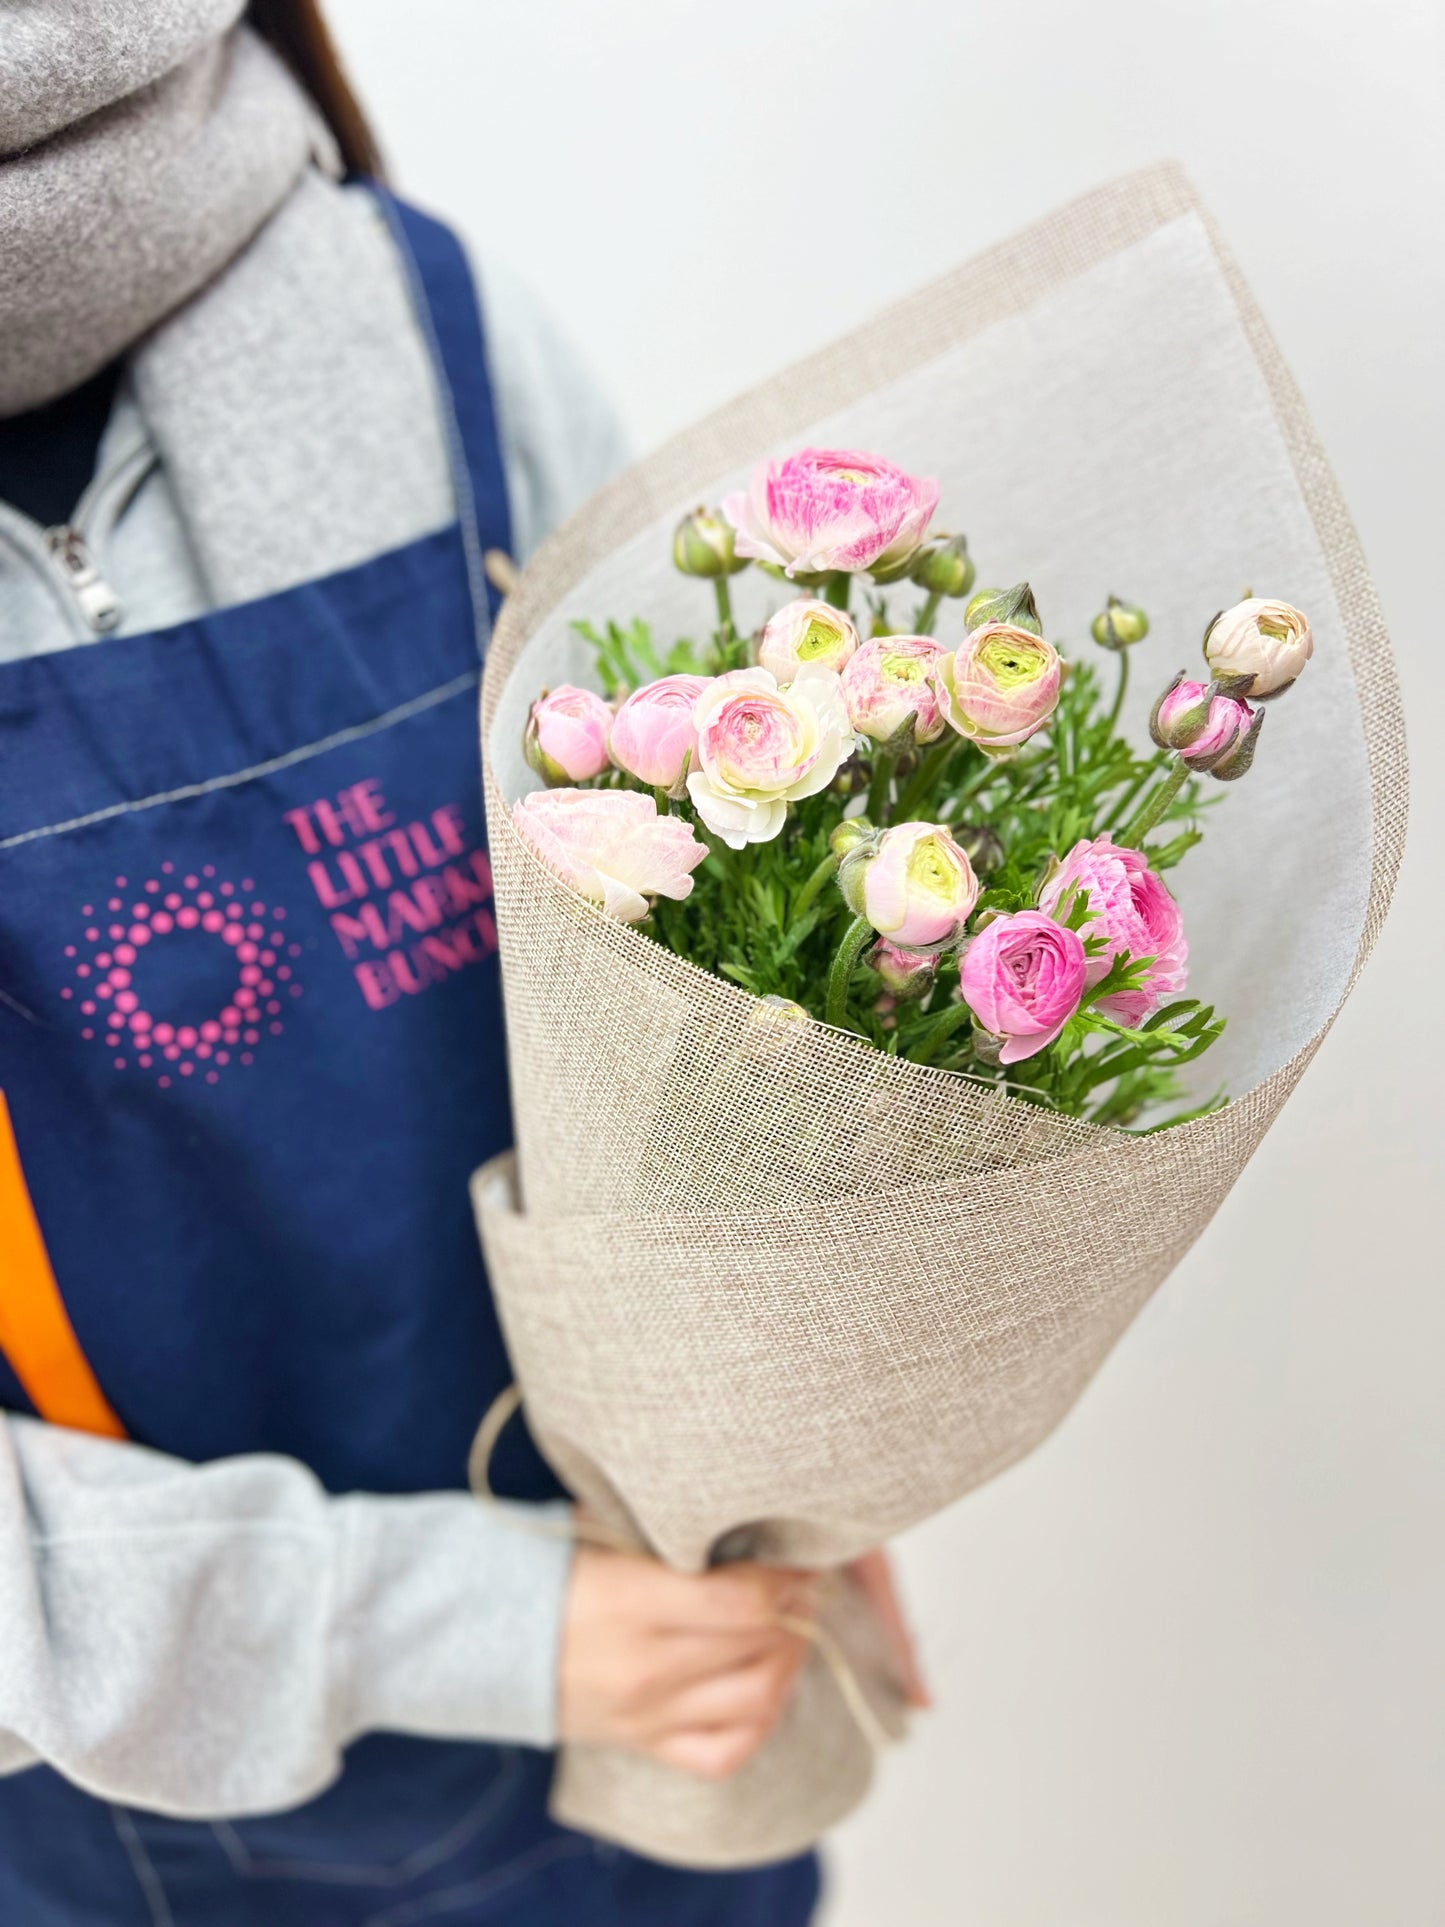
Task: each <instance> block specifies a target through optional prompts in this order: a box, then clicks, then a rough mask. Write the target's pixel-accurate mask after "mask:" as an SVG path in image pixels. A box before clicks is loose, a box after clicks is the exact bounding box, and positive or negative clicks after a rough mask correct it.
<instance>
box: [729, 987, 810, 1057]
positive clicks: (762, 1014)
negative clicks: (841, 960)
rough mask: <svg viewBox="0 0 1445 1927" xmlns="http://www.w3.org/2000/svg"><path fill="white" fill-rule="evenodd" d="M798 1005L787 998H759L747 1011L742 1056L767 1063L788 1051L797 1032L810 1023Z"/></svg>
mask: <svg viewBox="0 0 1445 1927" xmlns="http://www.w3.org/2000/svg"><path fill="white" fill-rule="evenodd" d="M812 1021H813V1020H812V1018H811V1017H810V1016H809V1015H808V1013H807V1011H806V1010H804V1008H803V1006H802V1005H801V1004H795V1003H794V1002H793V1001H792V999H791V998H788V997H759V999H758V1000H757V1002H756V1003H755V1004H754V1005H753V1007H752V1009H751V1010H750V1011H749V1012H748V1027H747V1033H746V1035H745V1036H744V1038H743V1055H744V1056H745V1057H750V1058H752V1059H753V1061H754V1062H756V1063H766V1062H767V1060H768V1059H769V1058H772V1057H779V1056H781V1055H782V1053H783V1052H784V1051H786V1050H788V1049H789V1048H790V1047H791V1045H792V1043H793V1040H794V1039H795V1038H796V1037H797V1035H798V1033H799V1031H800V1030H802V1029H803V1027H804V1026H805V1025H807V1024H810V1023H811V1022H812Z"/></svg>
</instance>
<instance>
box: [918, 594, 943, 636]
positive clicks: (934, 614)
mask: <svg viewBox="0 0 1445 1927" xmlns="http://www.w3.org/2000/svg"><path fill="white" fill-rule="evenodd" d="M942 600H943V591H942V590H941V589H934V590H933V591H932V592H931V593H930V595H929V597H928V600H927V601H926V602H925V603H924V605H923V607H922V608H921V609H920V610H919V611H918V616H917V620H916V623H915V626H914V630H913V633H914V635H916V636H931V635H932V634H933V625H934V623H935V622H936V621H937V619H938V605H939V603H940V602H942Z"/></svg>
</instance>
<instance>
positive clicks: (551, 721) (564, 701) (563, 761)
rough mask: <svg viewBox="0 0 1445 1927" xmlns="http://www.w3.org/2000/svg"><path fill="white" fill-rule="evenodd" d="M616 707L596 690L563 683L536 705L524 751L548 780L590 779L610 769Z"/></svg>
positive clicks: (579, 780)
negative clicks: (610, 737)
mask: <svg viewBox="0 0 1445 1927" xmlns="http://www.w3.org/2000/svg"><path fill="white" fill-rule="evenodd" d="M611 727H612V711H611V710H610V709H609V708H608V707H607V705H606V703H605V702H603V700H602V698H601V697H600V696H599V695H598V694H597V693H596V691H595V690H591V689H578V688H575V687H574V686H573V684H571V683H567V682H564V683H559V684H558V686H557V687H556V688H555V689H552V690H545V691H544V692H543V693H542V694H541V695H540V696H539V697H538V698H537V700H536V702H534V703H533V705H532V708H531V711H530V713H529V714H528V717H527V728H526V732H525V733H524V735H523V737H522V753H523V755H524V756H525V757H526V759H527V761H528V763H529V764H530V765H531V767H532V768H533V769H534V770H536V772H537V774H538V775H539V776H540V777H541V778H542V781H543V782H544V783H547V784H550V785H551V786H552V787H553V788H554V789H555V788H556V787H557V786H558V785H559V784H562V783H585V782H586V781H587V779H588V778H589V777H591V776H600V775H601V774H602V772H603V770H605V769H606V768H608V766H609V763H608V755H607V735H608V731H609V730H610V729H611Z"/></svg>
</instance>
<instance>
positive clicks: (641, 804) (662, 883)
mask: <svg viewBox="0 0 1445 1927" xmlns="http://www.w3.org/2000/svg"><path fill="white" fill-rule="evenodd" d="M512 822H513V824H514V825H515V826H516V830H517V834H518V835H519V836H520V837H521V838H522V839H523V841H524V842H526V843H527V844H529V845H530V846H531V848H532V849H533V850H535V851H536V853H537V855H538V856H539V857H541V859H542V861H543V862H544V863H545V864H546V865H547V866H548V868H549V869H551V870H552V871H554V872H555V874H556V875H557V876H559V877H560V878H561V879H562V881H563V882H564V883H566V884H568V885H569V886H570V887H571V888H572V889H574V890H575V891H577V892H578V894H579V895H580V896H584V897H586V898H588V899H589V901H591V902H592V903H596V904H600V905H601V907H602V908H603V909H604V910H605V911H606V912H607V914H608V916H610V917H617V918H620V920H621V921H622V922H623V923H639V922H640V921H641V920H642V918H643V917H645V916H646V915H647V912H648V909H649V905H648V901H647V900H648V898H649V897H654V896H662V897H672V898H674V899H675V900H676V901H677V902H679V903H680V902H681V901H682V900H683V898H684V897H687V896H690V895H691V894H692V885H693V877H692V873H693V871H694V870H695V869H696V868H697V866H698V864H699V863H701V862H702V860H703V858H704V857H705V856H706V855H707V845H706V844H705V843H700V842H699V841H698V839H697V838H696V837H695V836H694V835H693V832H692V825H691V824H690V823H685V822H684V821H683V820H682V818H681V817H680V816H659V815H658V813H657V804H656V803H655V802H654V801H653V799H652V798H651V797H650V796H645V795H643V794H642V792H641V791H639V790H536V791H534V792H533V794H532V795H531V796H524V797H523V798H522V799H521V801H520V802H519V803H517V804H516V805H515V806H514V807H513V810H512Z"/></svg>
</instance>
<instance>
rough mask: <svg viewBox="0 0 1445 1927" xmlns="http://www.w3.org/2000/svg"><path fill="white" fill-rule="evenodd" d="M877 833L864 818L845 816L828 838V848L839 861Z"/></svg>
mask: <svg viewBox="0 0 1445 1927" xmlns="http://www.w3.org/2000/svg"><path fill="white" fill-rule="evenodd" d="M877 834H878V832H877V831H876V830H875V829H874V828H873V825H872V824H871V823H870V822H869V821H868V819H867V817H866V816H845V817H844V818H843V821H842V822H841V823H839V824H838V825H837V826H836V827H835V828H834V831H833V834H832V835H831V836H830V837H829V838H828V848H829V849H830V850H831V851H832V852H833V855H834V856H836V857H837V858H838V859H839V860H840V861H841V860H842V859H843V858H844V857H845V856H847V854H848V852H849V851H850V850H856V849H857V847H858V845H859V844H860V843H867V842H869V841H870V840H871V839H872V838H873V837H874V836H876V835H877Z"/></svg>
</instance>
